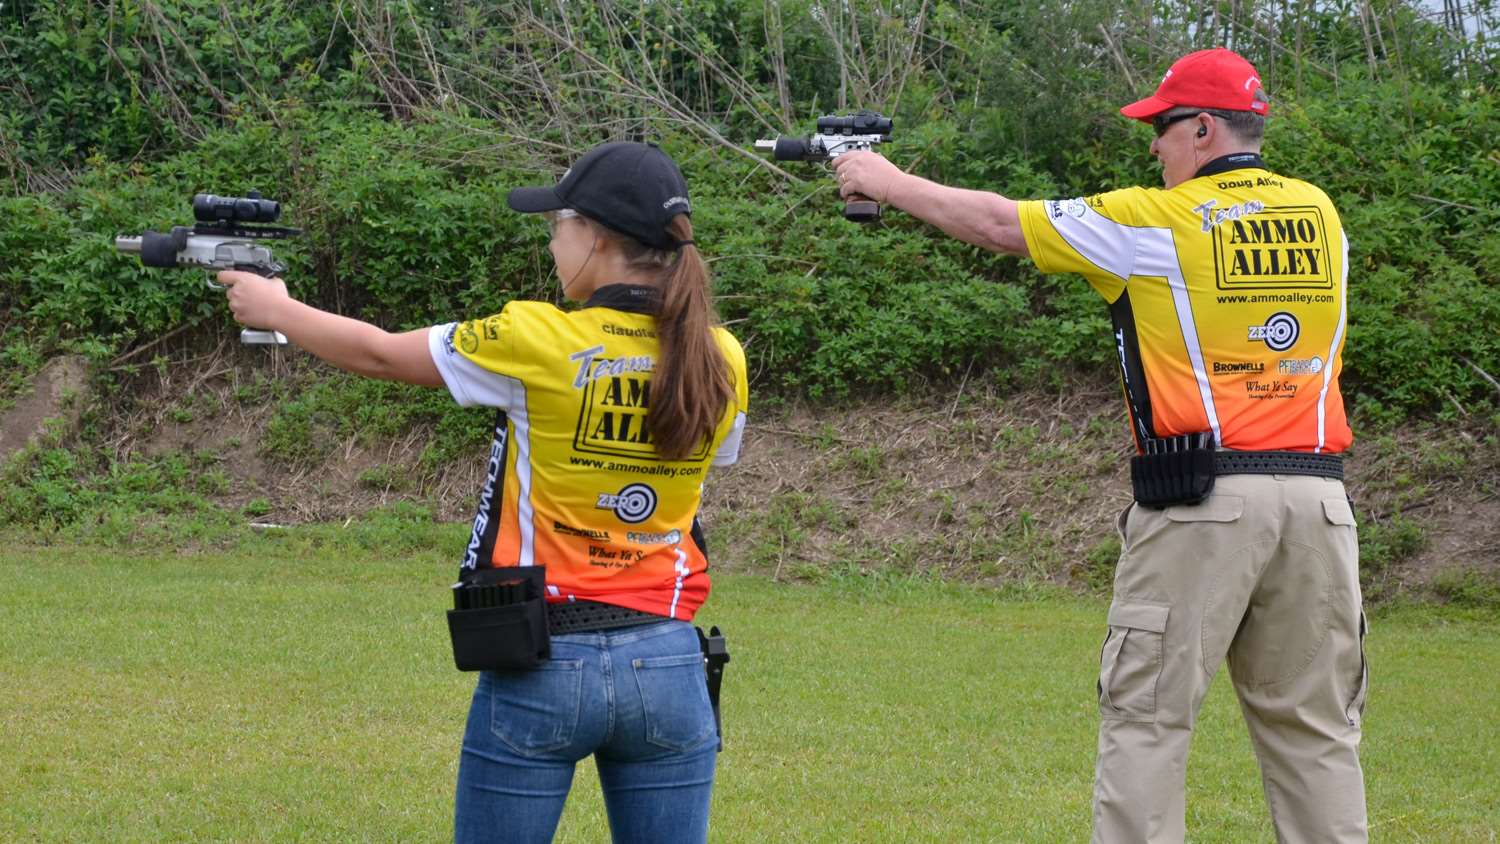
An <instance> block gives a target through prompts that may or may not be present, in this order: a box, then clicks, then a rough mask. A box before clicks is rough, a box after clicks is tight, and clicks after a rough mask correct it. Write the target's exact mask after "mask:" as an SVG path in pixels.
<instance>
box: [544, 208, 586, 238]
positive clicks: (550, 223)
mask: <svg viewBox="0 0 1500 844" xmlns="http://www.w3.org/2000/svg"><path fill="white" fill-rule="evenodd" d="M577 216H578V212H577V211H574V210H573V209H571V208H559V209H557V210H556V211H543V212H542V218H543V219H545V220H546V221H547V231H548V232H549V233H551V234H557V224H558V223H561V222H562V221H563V220H571V219H573V218H574V217H577Z"/></svg>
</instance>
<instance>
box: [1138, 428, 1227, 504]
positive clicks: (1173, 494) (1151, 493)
mask: <svg viewBox="0 0 1500 844" xmlns="http://www.w3.org/2000/svg"><path fill="white" fill-rule="evenodd" d="M1142 446H1143V447H1144V448H1145V451H1146V453H1145V454H1138V455H1136V456H1135V457H1132V458H1130V486H1131V489H1132V491H1134V493H1135V500H1136V503H1138V504H1140V505H1142V506H1144V507H1154V508H1156V509H1161V508H1162V507H1170V506H1171V505H1173V504H1197V503H1198V502H1200V501H1202V500H1203V499H1205V498H1207V497H1208V494H1209V493H1210V492H1212V491H1213V488H1214V450H1215V449H1214V437H1213V434H1211V433H1208V432H1203V433H1199V434H1183V435H1182V436H1179V437H1166V438H1163V439H1157V438H1155V437H1153V438H1150V439H1147V440H1144V441H1143V442H1142Z"/></svg>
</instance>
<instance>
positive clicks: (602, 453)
mask: <svg viewBox="0 0 1500 844" xmlns="http://www.w3.org/2000/svg"><path fill="white" fill-rule="evenodd" d="M652 295H653V291H652V290H651V288H647V287H638V286H632V285H610V286H608V287H604V288H601V289H600V290H599V291H598V293H596V294H595V295H594V297H593V298H591V299H590V300H589V302H588V303H587V305H585V307H583V308H581V309H579V310H575V311H562V310H560V309H558V308H556V307H554V306H552V305H550V304H547V303H544V302H520V301H517V302H511V303H510V304H508V305H506V306H505V308H504V309H502V310H501V311H500V313H498V314H495V315H494V316H490V317H486V318H484V319H477V320H472V321H469V322H464V323H449V324H447V325H438V326H434V327H433V328H432V329H431V330H430V332H429V335H428V344H429V348H430V350H431V352H432V358H433V360H434V361H435V362H436V363H437V367H438V371H439V372H441V373H442V376H443V380H444V382H445V383H446V384H447V386H448V389H449V391H450V392H451V393H452V394H453V397H454V399H455V400H456V401H457V402H458V403H459V404H461V405H464V406H475V405H483V406H488V407H495V408H497V409H498V410H499V411H500V413H501V414H503V415H502V416H501V417H499V421H498V422H497V425H496V433H495V442H494V445H493V446H492V448H491V452H490V470H489V475H488V478H487V480H486V484H485V487H484V490H483V492H482V494H481V497H480V507H479V512H478V514H477V516H476V517H475V521H474V530H473V534H472V536H471V537H470V542H469V547H468V551H467V553H466V555H465V559H464V562H463V565H464V567H465V568H476V567H478V568H484V567H490V566H529V565H545V566H546V567H547V590H548V593H549V600H552V601H554V602H561V601H572V600H589V601H599V602H602V603H607V604H615V605H617V606H623V607H630V608H632V609H637V610H642V611H645V612H649V613H655V614H657V615H661V616H665V617H668V618H677V619H684V620H687V619H691V618H692V617H693V614H694V613H695V612H696V611H697V609H698V607H699V606H700V605H701V604H702V603H703V601H704V599H705V598H707V597H708V590H709V579H708V574H707V571H706V570H707V568H708V558H707V555H706V553H705V550H704V547H703V537H702V534H701V532H699V531H698V530H696V528H697V522H696V518H695V517H696V515H697V512H698V505H699V502H700V500H701V498H702V494H703V481H704V478H705V476H706V475H707V473H708V469H709V466H711V465H713V466H723V465H728V464H731V463H734V462H735V460H737V459H738V455H739V443H740V436H741V433H742V431H743V430H744V424H745V410H746V406H747V404H748V401H749V396H748V387H747V385H746V378H745V356H744V351H743V350H742V349H741V348H740V344H739V342H738V341H736V340H735V338H734V337H733V336H732V335H731V334H730V333H729V332H728V331H726V330H724V329H722V328H716V329H714V335H715V337H716V339H717V341H718V344H719V348H720V350H721V351H722V352H723V354H724V358H725V360H726V362H727V363H728V365H729V370H730V373H731V376H732V378H733V380H734V385H735V399H734V401H732V402H731V403H730V404H729V405H728V406H727V407H725V409H724V415H723V418H722V419H721V420H720V421H719V425H718V428H717V429H716V430H715V431H714V435H713V438H712V440H711V441H706V442H704V443H703V444H702V447H701V448H699V449H698V450H697V451H696V452H694V453H693V454H691V455H689V456H688V457H687V458H686V459H683V460H665V459H662V458H661V457H660V456H658V455H657V453H656V450H655V448H654V447H653V446H652V443H651V437H650V432H649V430H648V429H647V427H646V411H647V407H648V404H649V401H650V396H651V375H652V372H653V370H654V369H655V365H656V357H657V354H658V352H659V347H658V343H657V339H656V318H655V317H654V316H652V315H651V313H650V312H651V303H652V299H651V297H652Z"/></svg>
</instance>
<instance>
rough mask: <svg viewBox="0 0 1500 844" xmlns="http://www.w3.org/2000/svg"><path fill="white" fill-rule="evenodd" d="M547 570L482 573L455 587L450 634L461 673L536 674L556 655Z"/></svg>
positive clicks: (518, 568)
mask: <svg viewBox="0 0 1500 844" xmlns="http://www.w3.org/2000/svg"><path fill="white" fill-rule="evenodd" d="M546 596H547V573H546V567H544V566H506V567H503V568H493V569H478V570H475V571H474V572H473V573H472V575H471V576H467V577H465V578H464V579H462V580H460V581H459V582H458V583H455V584H453V609H451V610H449V611H448V633H449V635H450V636H451V637H452V638H453V661H454V662H455V663H456V664H457V665H458V670H460V671H491V670H496V669H509V670H515V669H525V668H535V667H537V666H538V665H540V664H541V663H542V661H543V660H545V659H547V658H548V657H549V656H550V655H551V653H552V640H551V638H550V637H549V636H548V634H547V597H546Z"/></svg>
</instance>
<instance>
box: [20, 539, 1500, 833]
mask: <svg viewBox="0 0 1500 844" xmlns="http://www.w3.org/2000/svg"><path fill="white" fill-rule="evenodd" d="M381 544H382V543H371V545H372V546H374V547H379V546H380V545H381ZM397 544H398V545H399V543H397ZM421 544H422V543H420V542H413V543H409V545H410V546H411V547H409V548H407V549H406V550H398V551H397V552H396V553H395V554H392V553H390V552H381V551H377V550H374V547H372V548H371V550H367V551H363V552H356V551H351V550H350V549H349V548H348V547H342V548H340V547H339V546H336V545H320V544H318V543H312V544H302V545H298V544H296V543H287V542H282V543H276V542H266V543H263V544H260V545H257V544H253V543H252V544H249V545H246V546H245V547H242V548H240V549H239V550H236V551H235V552H233V553H199V554H193V555H178V554H176V553H173V552H163V553H160V554H145V553H141V552H121V551H115V550H103V549H80V548H73V547H27V546H25V545H19V546H18V545H16V544H14V543H13V544H11V545H10V546H8V547H7V548H6V549H5V550H3V551H0V579H3V582H4V584H5V585H4V587H3V589H0V841H6V842H11V841H38V842H57V841H68V842H73V841H80V842H93V841H110V842H114V841H141V842H162V841H193V842H200V841H237V842H238V841H440V840H444V839H446V838H448V837H449V836H450V835H451V832H450V830H451V825H450V824H451V815H450V813H451V810H452V784H453V779H454V771H455V767H456V761H457V756H458V741H459V737H460V732H461V725H462V720H463V717H464V714H465V712H466V707H467V703H468V696H469V692H470V690H471V688H472V682H473V678H472V676H470V675H464V674H461V673H459V672H457V671H455V670H454V669H453V667H452V664H451V662H450V656H449V653H448V650H447V647H448V646H447V636H446V629H445V626H444V620H443V614H442V610H443V609H444V608H445V605H446V601H447V598H448V595H447V590H446V588H445V587H446V585H447V584H448V583H449V582H450V580H451V577H452V573H453V572H452V564H451V562H450V561H449V559H448V556H449V555H447V554H442V555H438V554H435V553H433V552H429V551H422V550H417V548H416V547H417V546H420V545H421ZM446 544H447V545H448V546H452V545H453V544H455V543H452V542H450V543H446ZM1103 610H1104V605H1103V603H1102V601H1100V600H1098V599H1081V598H1075V597H1071V596H1067V595H1063V594H1058V593H1055V592H1051V591H1045V590H1042V591H1038V592H1035V593H1028V592H1025V591H1019V590H1018V591H1011V592H1005V593H1002V592H997V591H995V590H984V589H977V588H971V587H958V586H950V585H944V584H941V583H933V582H925V581H913V580H878V579H877V580H870V579H867V578H848V579H837V578H834V579H830V580H827V581H825V582H822V583H819V584H816V585H802V584H785V583H781V584H778V583H773V582H771V581H770V580H767V579H765V578H761V577H750V576H743V575H742V576H734V575H727V574H726V575H721V576H720V577H719V578H718V579H717V581H716V588H715V592H714V596H713V598H712V599H711V600H710V602H709V605H708V609H707V610H706V611H705V613H704V614H703V615H702V616H701V617H700V620H701V621H707V622H712V623H716V624H720V625H722V626H723V627H724V628H725V630H726V632H727V633H728V635H729V637H730V638H729V640H730V643H731V649H732V654H733V662H732V664H731V665H730V666H729V668H728V671H727V674H726V689H725V700H724V708H725V729H726V740H727V741H726V748H725V752H724V754H723V755H722V756H721V757H720V774H719V779H718V784H717V786H716V793H715V805H714V815H713V836H712V837H713V840H714V841H719V842H763V841H798V842H800V841H828V842H850V841H861V842H906V841H934V842H970V841H998V842H1012V841H1034V842H1062V841H1082V840H1086V838H1087V835H1088V818H1089V792H1090V785H1091V780H1092V770H1093V755H1094V749H1093V748H1094V730H1095V727H1096V715H1095V704H1094V701H1093V694H1094V692H1093V689H1094V674H1095V668H1096V659H1097V652H1098V647H1099V641H1100V639H1101V636H1102V629H1103V628H1102V624H1103ZM1369 649H1370V656H1371V660H1372V664H1373V669H1372V671H1373V689H1372V692H1371V698H1370V705H1369V709H1368V711H1367V713H1366V730H1365V744H1364V763H1365V770H1366V776H1367V781H1368V787H1369V802H1370V806H1371V824H1372V827H1373V830H1372V832H1373V836H1372V837H1373V838H1374V839H1375V840H1377V841H1382V842H1396V841H1413V842H1416V841H1421V842H1435V841H1444V842H1446V841H1453V842H1493V841H1495V840H1496V835H1497V830H1500V789H1497V787H1496V785H1495V783H1496V782H1497V781H1500V726H1497V725H1500V697H1497V695H1496V691H1495V690H1496V685H1495V684H1496V681H1495V678H1496V677H1497V676H1500V620H1497V619H1495V618H1492V617H1491V618H1486V617H1483V616H1482V615H1480V614H1478V613H1474V612H1469V613H1460V612H1457V611H1451V610H1438V609H1432V608H1418V607H1405V608H1386V609H1383V610H1380V611H1378V612H1376V613H1375V614H1374V617H1373V622H1372V634H1371V638H1370V640H1369ZM1188 777H1189V795H1188V803H1189V809H1188V811H1189V818H1188V824H1189V830H1190V837H1191V840H1193V841H1196V842H1247V841H1270V840H1273V837H1274V836H1273V835H1272V832H1271V829H1270V825H1269V821H1268V820H1267V815H1266V811H1265V809H1264V804H1263V801H1262V797H1261V791H1260V784H1259V779H1258V776H1257V773H1256V770H1255V766H1254V762H1253V757H1252V753H1251V750H1250V746H1249V743H1248V740H1247V738H1246V736H1245V731H1244V727H1243V725H1242V724H1241V722H1240V720H1239V714H1238V709H1237V708H1236V706H1235V703H1234V700H1233V696H1232V694H1231V693H1230V691H1229V686H1228V683H1227V681H1226V680H1224V679H1222V678H1221V679H1220V680H1219V681H1218V683H1217V684H1216V686H1215V688H1214V691H1213V693H1212V694H1211V696H1210V698H1209V701H1208V703H1207V704H1206V706H1205V708H1204V713H1203V717H1202V719H1201V721H1200V728H1199V732H1198V735H1197V738H1196V740H1195V744H1194V747H1193V754H1192V759H1191V762H1190V767H1189V775H1188ZM559 840H560V841H568V842H595V841H607V840H608V837H607V833H606V832H605V825H604V820H603V809H602V804H601V801H600V799H599V796H598V787H597V783H596V781H595V778H594V775H593V771H592V768H591V767H589V766H588V765H587V764H585V765H583V766H581V767H580V769H579V774H578V778H577V780H576V789H575V792H574V796H573V798H572V799H571V801H570V803H569V806H568V809H567V812H566V814H565V815H564V819H563V824H562V829H561V832H560V835H559Z"/></svg>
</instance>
